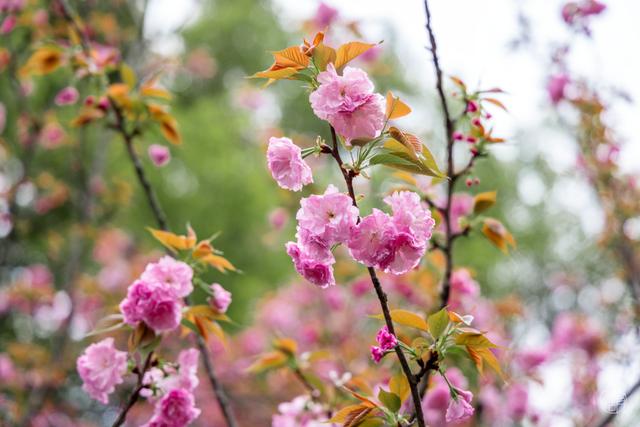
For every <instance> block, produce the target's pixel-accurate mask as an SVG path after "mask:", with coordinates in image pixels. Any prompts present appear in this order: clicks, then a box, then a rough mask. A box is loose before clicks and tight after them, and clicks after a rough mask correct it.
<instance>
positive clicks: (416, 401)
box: [330, 126, 425, 427]
mask: <svg viewBox="0 0 640 427" xmlns="http://www.w3.org/2000/svg"><path fill="white" fill-rule="evenodd" d="M330 128H331V139H332V141H333V148H332V150H331V156H332V157H333V158H334V159H335V161H336V163H337V164H338V167H339V168H340V171H341V172H342V176H343V177H344V180H345V184H346V185H347V190H348V192H349V196H350V197H351V201H352V202H353V206H355V207H358V202H357V200H356V196H355V193H354V191H353V178H355V176H356V174H355V173H354V172H353V171H352V170H351V169H347V168H346V167H345V165H344V163H343V162H342V158H341V157H340V151H339V147H338V138H337V136H336V131H335V129H334V128H333V126H330ZM367 271H368V272H369V277H370V278H371V283H373V288H374V289H375V291H376V295H377V297H378V301H379V302H380V307H381V308H382V314H383V316H384V321H385V324H386V325H387V329H389V332H390V333H392V334H393V335H395V334H396V333H395V329H394V327H393V321H392V319H391V313H390V311H389V304H388V303H387V294H386V293H385V292H384V290H383V289H382V285H381V284H380V280H379V279H378V276H377V274H376V270H375V269H374V268H373V267H367ZM395 352H396V355H397V356H398V360H399V361H400V367H401V368H402V372H403V373H404V375H405V377H407V381H408V382H409V388H410V389H411V396H412V399H413V406H414V408H415V413H416V416H417V421H418V426H420V427H425V423H424V415H423V414H422V404H421V401H420V393H419V392H418V387H417V386H418V383H417V381H416V378H415V376H414V374H413V372H411V368H410V367H409V362H408V361H407V358H406V356H405V354H404V353H403V351H402V349H401V348H400V346H396V347H395Z"/></svg>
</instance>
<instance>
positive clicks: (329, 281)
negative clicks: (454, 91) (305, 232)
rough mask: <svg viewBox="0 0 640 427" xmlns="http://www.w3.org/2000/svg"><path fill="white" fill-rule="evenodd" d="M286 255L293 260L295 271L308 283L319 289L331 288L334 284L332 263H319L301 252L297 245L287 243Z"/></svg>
mask: <svg viewBox="0 0 640 427" xmlns="http://www.w3.org/2000/svg"><path fill="white" fill-rule="evenodd" d="M286 247H287V254H289V256H290V257H291V259H292V260H293V264H294V266H295V268H296V271H297V272H298V273H299V274H300V275H301V276H302V277H304V278H305V279H307V280H308V281H309V282H311V283H313V284H314V285H316V286H319V287H321V288H326V287H327V286H333V285H335V284H336V281H335V278H334V277H333V267H332V265H331V264H332V263H326V262H324V263H323V262H319V261H317V260H315V259H313V258H312V257H310V256H309V255H308V254H306V253H305V252H304V251H303V250H301V249H300V246H299V245H298V244H297V243H294V242H289V243H287V245H286Z"/></svg>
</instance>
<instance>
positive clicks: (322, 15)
mask: <svg viewBox="0 0 640 427" xmlns="http://www.w3.org/2000/svg"><path fill="white" fill-rule="evenodd" d="M337 17H338V9H336V8H334V7H331V6H329V5H328V4H326V3H325V2H320V4H319V5H318V9H317V10H316V15H315V16H314V17H313V22H314V23H315V24H316V27H317V28H319V29H321V30H322V29H324V28H326V27H328V26H330V25H331V23H332V22H333V21H335V20H336V18H337Z"/></svg>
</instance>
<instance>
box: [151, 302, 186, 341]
mask: <svg viewBox="0 0 640 427" xmlns="http://www.w3.org/2000/svg"><path fill="white" fill-rule="evenodd" d="M181 318H182V304H181V303H180V302H179V301H177V300H176V299H174V298H167V299H152V300H151V301H150V302H149V304H148V305H147V307H146V310H145V316H144V319H143V320H144V323H146V324H147V326H149V327H150V328H151V329H153V330H154V331H155V332H156V333H159V332H166V331H172V330H174V329H176V328H177V327H178V326H180V319H181Z"/></svg>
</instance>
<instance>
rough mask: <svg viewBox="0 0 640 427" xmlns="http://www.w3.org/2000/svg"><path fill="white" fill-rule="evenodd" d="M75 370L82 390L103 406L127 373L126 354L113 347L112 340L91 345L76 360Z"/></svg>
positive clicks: (106, 339) (108, 339) (104, 340)
mask: <svg viewBox="0 0 640 427" xmlns="http://www.w3.org/2000/svg"><path fill="white" fill-rule="evenodd" d="M76 365H77V369H78V374H79V375H80V378H82V381H83V385H82V389H83V390H84V391H86V392H87V393H88V394H89V396H91V397H92V398H94V399H96V400H97V401H99V402H102V403H104V404H105V405H106V404H107V403H108V402H109V394H111V393H112V392H113V391H114V390H115V386H116V385H118V384H120V383H122V376H123V375H124V374H125V372H126V371H127V353H125V352H124V351H119V350H117V349H116V348H115V346H114V345H113V338H105V339H103V340H102V341H100V342H98V343H95V344H91V345H90V346H89V347H87V348H86V350H85V351H84V353H83V354H82V355H81V356H80V357H79V358H78V360H77V362H76Z"/></svg>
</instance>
